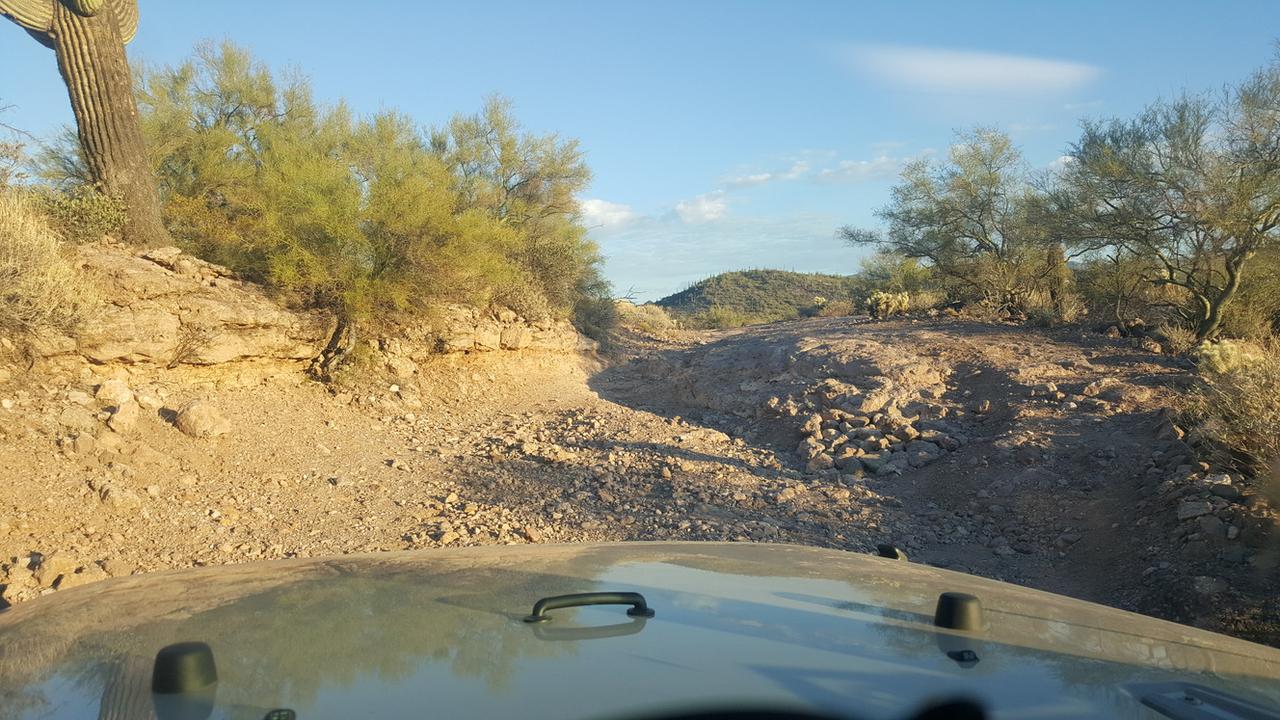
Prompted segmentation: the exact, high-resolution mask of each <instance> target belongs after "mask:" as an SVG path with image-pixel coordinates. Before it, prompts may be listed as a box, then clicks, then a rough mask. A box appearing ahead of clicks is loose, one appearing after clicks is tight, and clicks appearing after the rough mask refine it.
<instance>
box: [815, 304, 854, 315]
mask: <svg viewBox="0 0 1280 720" xmlns="http://www.w3.org/2000/svg"><path fill="white" fill-rule="evenodd" d="M853 312H854V306H853V302H852V301H850V300H828V301H827V302H825V303H823V304H822V306H821V307H819V308H818V311H817V313H816V315H817V316H818V317H847V316H849V315H852V314H853Z"/></svg>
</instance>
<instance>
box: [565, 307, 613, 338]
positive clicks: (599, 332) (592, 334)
mask: <svg viewBox="0 0 1280 720" xmlns="http://www.w3.org/2000/svg"><path fill="white" fill-rule="evenodd" d="M573 324H574V327H576V328H577V329H578V331H579V332H581V333H582V334H583V335H586V336H587V337H589V338H591V339H593V340H596V341H599V342H601V343H605V342H608V341H609V336H610V333H611V332H612V330H613V329H614V327H616V326H617V324H618V310H617V308H615V307H614V305H613V300H612V299H611V298H581V299H579V300H578V302H577V304H576V305H574V308H573Z"/></svg>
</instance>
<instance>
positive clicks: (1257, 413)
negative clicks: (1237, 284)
mask: <svg viewBox="0 0 1280 720" xmlns="http://www.w3.org/2000/svg"><path fill="white" fill-rule="evenodd" d="M1197 355H1198V357H1199V367H1200V369H1201V371H1202V374H1203V376H1202V379H1203V382H1202V384H1201V385H1200V386H1198V387H1197V388H1196V389H1195V391H1194V392H1192V393H1191V394H1190V395H1189V398H1188V400H1187V401H1186V404H1185V407H1184V410H1185V412H1186V413H1187V415H1188V416H1189V417H1190V418H1191V419H1192V420H1193V421H1195V422H1196V423H1198V427H1197V428H1196V433H1197V435H1198V436H1199V437H1200V438H1202V439H1203V440H1205V441H1207V442H1208V444H1209V446H1210V448H1211V449H1213V450H1215V451H1217V453H1218V455H1219V457H1218V461H1219V462H1222V463H1224V464H1228V465H1235V466H1237V467H1240V468H1241V469H1244V470H1248V471H1251V472H1261V471H1264V470H1265V469H1266V468H1267V467H1268V466H1269V465H1271V463H1273V462H1274V461H1276V460H1280V433H1277V432H1276V428H1280V347H1277V346H1276V345H1275V344H1274V343H1270V344H1269V345H1267V346H1257V345H1249V344H1247V343H1233V342H1230V341H1224V342H1222V343H1216V344H1209V345H1206V346H1205V347H1203V348H1202V349H1200V350H1199V351H1197Z"/></svg>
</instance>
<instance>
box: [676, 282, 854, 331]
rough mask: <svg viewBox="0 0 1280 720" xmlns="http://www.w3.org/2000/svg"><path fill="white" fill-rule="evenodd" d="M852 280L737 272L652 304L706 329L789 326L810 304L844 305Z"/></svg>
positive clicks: (806, 310) (852, 286) (807, 309)
mask: <svg viewBox="0 0 1280 720" xmlns="http://www.w3.org/2000/svg"><path fill="white" fill-rule="evenodd" d="M854 288H855V280H854V278H852V277H849V276H845V275H826V274H822V273H798V272H788V271H786V270H738V271H734V272H727V273H721V274H719V275H714V276H712V277H709V278H707V279H706V280H701V281H699V282H697V283H694V284H693V285H691V286H689V287H688V288H685V289H684V290H681V291H680V292H678V293H675V294H674V295H668V296H667V297H664V298H662V299H661V300H659V301H658V302H657V305H659V306H660V307H662V308H664V309H666V310H669V311H671V312H672V313H676V314H679V315H683V316H685V317H686V318H688V319H691V320H692V321H693V323H694V324H700V325H705V326H708V327H738V326H742V325H753V324H757V323H766V322H773V321H775V320H790V319H792V318H796V317H800V316H801V315H803V314H806V313H809V312H810V310H811V309H812V308H814V307H815V305H823V304H825V303H824V302H818V303H815V299H821V300H824V301H828V302H829V301H833V300H847V299H848V298H849V297H850V295H851V294H852V293H853V291H854Z"/></svg>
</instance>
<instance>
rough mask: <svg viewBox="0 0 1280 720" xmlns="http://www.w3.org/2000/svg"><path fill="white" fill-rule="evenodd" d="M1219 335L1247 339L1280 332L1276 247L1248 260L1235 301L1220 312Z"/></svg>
mask: <svg viewBox="0 0 1280 720" xmlns="http://www.w3.org/2000/svg"><path fill="white" fill-rule="evenodd" d="M1222 332H1223V334H1224V335H1226V336H1228V337H1237V338H1248V339H1251V340H1263V339H1265V338H1267V337H1270V336H1272V335H1274V334H1275V333H1277V332H1280V248H1267V249H1265V250H1263V251H1260V252H1259V253H1258V255H1257V257H1255V258H1254V259H1253V260H1252V261H1250V263H1249V269H1248V272H1246V273H1245V274H1244V277H1243V279H1242V280H1241V282H1240V289H1239V291H1237V293H1236V297H1235V299H1234V300H1233V301H1232V302H1231V304H1230V305H1228V306H1227V307H1226V310H1225V311H1224V314H1223V318H1222Z"/></svg>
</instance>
